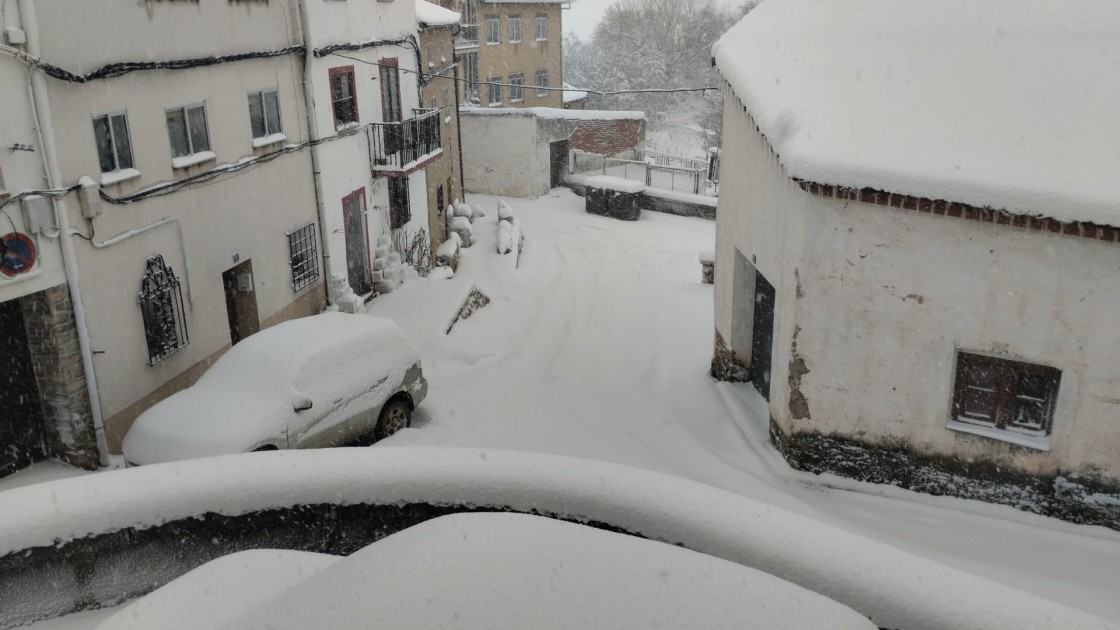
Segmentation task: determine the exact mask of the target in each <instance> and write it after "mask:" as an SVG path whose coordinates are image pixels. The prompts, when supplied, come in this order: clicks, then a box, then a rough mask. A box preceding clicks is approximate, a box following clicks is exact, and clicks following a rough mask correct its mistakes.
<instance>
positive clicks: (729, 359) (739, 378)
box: [711, 330, 751, 383]
mask: <svg viewBox="0 0 1120 630" xmlns="http://www.w3.org/2000/svg"><path fill="white" fill-rule="evenodd" d="M711 375H712V376H713V377H715V378H716V379H717V380H720V381H728V382H731V383H745V382H747V381H749V380H750V376H751V371H750V367H749V366H748V365H747V364H746V363H744V362H743V361H742V360H741V359H740V358H739V357H737V356H736V355H735V353H734V352H732V351H731V348H728V347H727V342H726V341H724V340H723V335H721V334H719V331H718V330H717V331H716V341H715V349H714V350H713V351H712V369H711Z"/></svg>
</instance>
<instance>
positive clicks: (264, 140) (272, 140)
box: [253, 133, 288, 149]
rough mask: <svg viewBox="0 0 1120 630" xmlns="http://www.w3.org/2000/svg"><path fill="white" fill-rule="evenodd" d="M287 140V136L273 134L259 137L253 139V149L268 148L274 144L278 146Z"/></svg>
mask: <svg viewBox="0 0 1120 630" xmlns="http://www.w3.org/2000/svg"><path fill="white" fill-rule="evenodd" d="M287 139H288V136H285V135H284V134H282V133H274V134H272V135H270V136H261V137H260V138H253V148H254V149H263V148H264V147H270V146H272V145H274V144H280V143H281V142H285V141H287Z"/></svg>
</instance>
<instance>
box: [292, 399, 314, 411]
mask: <svg viewBox="0 0 1120 630" xmlns="http://www.w3.org/2000/svg"><path fill="white" fill-rule="evenodd" d="M312 406H313V403H312V402H311V399H310V398H308V397H306V396H304V397H302V398H297V399H296V400H294V401H293V402H292V409H294V410H295V411H307V410H308V409H310V408H311V407H312Z"/></svg>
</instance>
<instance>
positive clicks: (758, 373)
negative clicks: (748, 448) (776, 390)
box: [751, 270, 775, 400]
mask: <svg viewBox="0 0 1120 630" xmlns="http://www.w3.org/2000/svg"><path fill="white" fill-rule="evenodd" d="M774 303H775V293H774V285H772V284H770V283H769V282H768V281H767V280H766V278H764V277H763V276H762V274H761V273H758V271H757V270H756V271H755V282H754V329H753V331H752V334H751V382H752V383H754V388H755V389H757V390H758V393H760V394H762V397H763V398H765V399H766V400H770V363H771V361H772V359H773V355H774Z"/></svg>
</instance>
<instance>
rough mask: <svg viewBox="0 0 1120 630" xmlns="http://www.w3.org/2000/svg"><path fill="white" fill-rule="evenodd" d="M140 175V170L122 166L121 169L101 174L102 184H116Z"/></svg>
mask: <svg viewBox="0 0 1120 630" xmlns="http://www.w3.org/2000/svg"><path fill="white" fill-rule="evenodd" d="M137 177H140V171H138V170H136V169H134V168H122V169H121V170H119V171H113V172H111V173H102V174H101V185H102V186H115V185H117V184H122V183H124V182H127V181H130V180H133V179H136V178H137Z"/></svg>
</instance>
